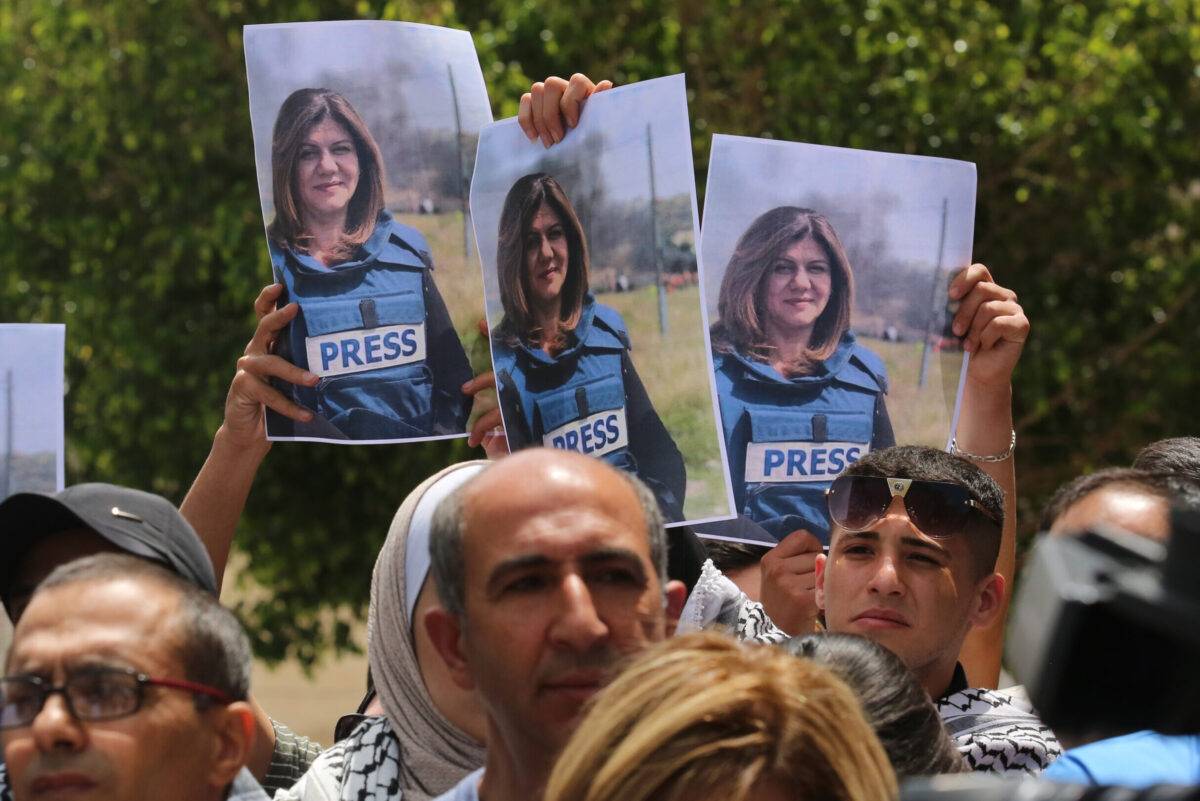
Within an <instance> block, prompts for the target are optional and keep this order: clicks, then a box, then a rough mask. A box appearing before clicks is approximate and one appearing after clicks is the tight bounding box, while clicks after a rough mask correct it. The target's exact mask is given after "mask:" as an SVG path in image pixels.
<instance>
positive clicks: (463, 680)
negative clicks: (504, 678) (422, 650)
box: [425, 606, 475, 690]
mask: <svg viewBox="0 0 1200 801" xmlns="http://www.w3.org/2000/svg"><path fill="white" fill-rule="evenodd" d="M425 632H426V633H427V634H428V635H429V641H430V642H431V643H433V647H434V650H436V651H437V652H438V656H440V657H441V658H442V661H443V662H445V663H446V668H447V669H448V670H449V671H450V678H451V679H452V680H453V681H454V684H455V685H456V686H458V687H459V688H460V689H463V690H474V689H475V679H474V678H472V676H471V671H470V670H468V669H467V657H466V650H465V648H464V647H463V628H462V621H461V619H460V618H459V616H458V615H454V614H451V613H450V612H447V611H446V610H445V609H442V608H441V607H438V606H435V607H434V608H433V609H430V610H429V611H428V612H426V613H425Z"/></svg>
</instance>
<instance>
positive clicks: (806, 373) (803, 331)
mask: <svg viewBox="0 0 1200 801" xmlns="http://www.w3.org/2000/svg"><path fill="white" fill-rule="evenodd" d="M974 220H975V165H974V164H971V163H968V162H962V161H952V160H949V159H940V158H926V157H921V156H907V155H897V154H892V153H877V152H872V151H865V150H850V149H845V148H836V147H825V146H822V145H809V144H801V143H795V142H779V141H773V140H763V139H751V138H745V137H736V136H721V135H718V136H714V137H713V145H712V156H711V159H710V161H709V170H708V187H707V194H706V196H705V204H704V231H703V239H702V242H701V249H700V252H701V254H702V257H703V259H704V262H705V264H706V265H707V266H708V269H707V271H706V273H705V276H704V280H705V289H706V293H705V296H706V298H707V301H708V315H709V319H711V320H712V321H713V325H712V330H711V334H712V344H713V364H714V369H715V378H716V384H717V392H718V395H719V397H720V404H721V417H722V425H723V430H724V437H725V444H726V452H727V454H728V457H729V472H730V476H731V478H732V482H733V492H734V497H735V501H736V509H737V512H738V515H739V520H738V525H737V526H729V527H725V528H721V527H715V528H714V529H712V530H710V531H705V532H703V533H705V534H708V535H710V536H716V537H718V538H725V539H733V540H742V541H749V542H753V541H758V542H765V543H767V544H771V543H774V542H778V541H779V540H781V539H782V538H783V537H785V536H787V535H788V534H789V533H791V532H792V531H795V530H798V529H805V530H807V531H810V532H811V533H813V534H815V535H816V536H817V537H818V538H820V539H821V540H822V541H823V542H827V541H828V538H829V521H828V513H827V511H826V504H825V496H824V493H825V490H826V489H827V488H828V487H829V485H830V483H831V482H832V481H833V479H834V478H835V477H836V476H837V475H838V474H839V473H840V472H841V471H842V470H844V469H845V468H846V466H847V465H849V464H851V463H853V462H854V461H856V460H857V459H858V458H860V457H861V456H862V455H863V454H865V453H867V452H868V451H871V450H878V449H881V448H885V447H889V446H891V445H893V444H922V445H929V446H932V447H937V448H945V447H947V446H948V444H949V441H950V435H951V432H952V431H953V430H954V424H955V422H956V421H957V415H958V401H959V398H960V394H961V393H960V387H961V385H962V379H963V378H964V377H965V374H966V370H965V368H966V359H965V354H964V352H963V350H962V347H961V344H960V342H959V340H958V338H957V337H955V336H954V335H953V332H952V331H951V330H950V328H949V326H950V323H951V320H952V319H953V314H952V312H951V311H950V307H949V305H948V302H947V294H946V292H947V288H948V285H949V282H950V279H951V278H952V277H953V275H954V274H955V273H956V272H957V271H958V270H959V269H961V268H963V267H966V266H968V265H969V264H970V263H971V242H972V238H973V236H974Z"/></svg>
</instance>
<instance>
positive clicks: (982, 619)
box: [971, 573, 1004, 628]
mask: <svg viewBox="0 0 1200 801" xmlns="http://www.w3.org/2000/svg"><path fill="white" fill-rule="evenodd" d="M1002 609H1004V576H1002V575H1000V574H999V573H992V574H991V575H990V576H987V577H985V578H983V579H980V581H979V586H978V587H977V588H976V590H975V605H974V608H973V609H972V610H971V625H972V626H977V627H980V628H982V627H986V626H990V625H991V624H992V623H993V622H994V621H995V620H996V616H997V615H999V614H1000V612H1001V610H1002Z"/></svg>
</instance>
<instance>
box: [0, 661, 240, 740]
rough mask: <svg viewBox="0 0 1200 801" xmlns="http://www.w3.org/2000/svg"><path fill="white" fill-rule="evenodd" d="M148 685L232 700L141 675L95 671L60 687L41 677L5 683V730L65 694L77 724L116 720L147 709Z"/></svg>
mask: <svg viewBox="0 0 1200 801" xmlns="http://www.w3.org/2000/svg"><path fill="white" fill-rule="evenodd" d="M147 686H153V687H167V688H170V689H172V690H183V691H185V692H189V693H192V694H194V695H196V696H199V697H198V698H197V700H198V701H199V700H202V699H203V700H207V701H209V702H210V703H211V702H217V703H221V704H228V703H232V701H233V699H232V698H230V697H229V696H228V695H226V694H225V693H223V692H221V691H220V690H218V689H216V688H214V687H209V686H207V685H204V684H197V683H196V682H192V681H185V680H183V679H157V678H151V677H150V676H147V675H145V674H143V673H138V672H137V671H136V670H130V669H127V668H117V667H96V668H89V669H86V670H80V671H78V672H75V673H72V674H71V675H69V676H68V677H67V680H66V681H64V682H63V683H62V684H59V685H57V686H55V685H53V684H50V683H49V682H48V681H46V680H45V679H42V678H40V677H38V676H6V677H5V678H2V679H0V729H15V728H19V727H21V726H28V725H29V724H31V723H33V720H34V718H36V717H37V716H38V713H40V712H41V711H42V707H43V706H44V705H45V703H46V699H47V698H49V697H50V696H51V695H54V694H55V693H61V694H62V697H63V700H64V701H65V702H66V705H67V711H68V712H70V713H71V715H72V717H74V718H75V719H76V720H85V721H98V720H115V719H117V718H123V717H126V716H128V715H132V714H133V713H134V712H137V711H138V710H139V709H141V708H142V701H143V700H144V699H145V691H146V687H147Z"/></svg>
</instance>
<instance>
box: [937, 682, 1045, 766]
mask: <svg viewBox="0 0 1200 801" xmlns="http://www.w3.org/2000/svg"><path fill="white" fill-rule="evenodd" d="M937 709H938V714H940V715H941V716H942V721H943V722H944V723H945V724H946V729H947V730H948V731H949V732H950V736H951V737H952V738H953V739H954V742H955V744H956V745H957V746H958V751H959V753H960V754H962V756H963V760H964V761H965V762H966V763H967V766H968V767H969V768H970V769H971V770H973V771H979V772H982V773H1009V774H1033V775H1036V774H1038V773H1041V772H1042V771H1043V770H1045V769H1046V767H1047V766H1048V765H1049V764H1050V763H1051V762H1053V761H1054V760H1056V759H1058V757H1059V756H1060V755H1061V754H1062V746H1061V745H1060V744H1059V742H1058V738H1057V737H1056V736H1055V735H1054V732H1053V731H1051V730H1050V727H1049V726H1047V725H1045V724H1044V723H1042V721H1041V720H1040V719H1039V718H1038V716H1037V715H1036V714H1035V713H1034V711H1033V707H1032V705H1031V704H1030V703H1029V701H1028V700H1027V699H1025V698H1024V697H1023V696H1022V695H1021V694H1020V693H1018V692H1010V691H1000V690H985V689H982V688H977V687H971V688H968V689H965V690H960V691H959V692H956V693H951V694H950V695H946V696H943V697H942V698H939V699H938V701H937Z"/></svg>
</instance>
